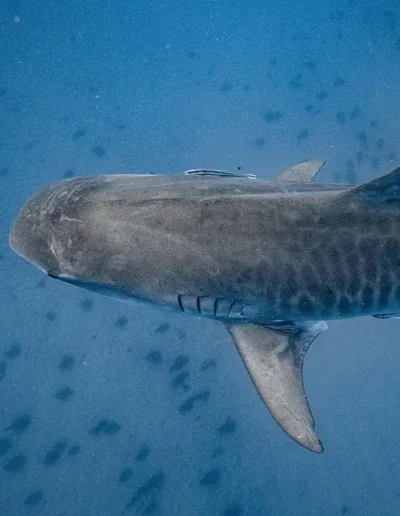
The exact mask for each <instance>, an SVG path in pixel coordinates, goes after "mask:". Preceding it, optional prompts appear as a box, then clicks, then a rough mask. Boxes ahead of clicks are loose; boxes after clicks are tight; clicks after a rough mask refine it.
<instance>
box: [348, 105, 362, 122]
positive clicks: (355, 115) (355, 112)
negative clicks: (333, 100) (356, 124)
mask: <svg viewBox="0 0 400 516" xmlns="http://www.w3.org/2000/svg"><path fill="white" fill-rule="evenodd" d="M360 116H361V109H360V108H359V107H358V106H355V107H354V108H353V111H352V112H351V113H350V120H357V119H358V118H360Z"/></svg>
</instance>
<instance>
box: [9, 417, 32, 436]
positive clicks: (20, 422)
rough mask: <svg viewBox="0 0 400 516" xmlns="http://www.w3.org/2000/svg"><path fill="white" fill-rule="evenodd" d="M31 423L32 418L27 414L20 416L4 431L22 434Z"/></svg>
mask: <svg viewBox="0 0 400 516" xmlns="http://www.w3.org/2000/svg"><path fill="white" fill-rule="evenodd" d="M31 423H32V416H30V415H29V414H22V415H21V416H18V417H17V418H15V419H14V421H13V422H12V423H11V425H10V426H9V427H8V428H6V431H8V430H12V431H14V432H18V433H21V434H22V433H23V432H25V431H26V430H27V429H28V428H29V426H30V425H31Z"/></svg>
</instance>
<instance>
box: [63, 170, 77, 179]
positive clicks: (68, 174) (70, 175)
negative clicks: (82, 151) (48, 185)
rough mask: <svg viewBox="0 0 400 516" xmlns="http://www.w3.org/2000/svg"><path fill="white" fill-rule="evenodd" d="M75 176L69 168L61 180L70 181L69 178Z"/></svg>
mask: <svg viewBox="0 0 400 516" xmlns="http://www.w3.org/2000/svg"><path fill="white" fill-rule="evenodd" d="M74 175H75V172H74V171H73V170H72V168H69V169H68V170H66V171H65V172H64V174H63V178H64V179H70V178H71V177H74Z"/></svg>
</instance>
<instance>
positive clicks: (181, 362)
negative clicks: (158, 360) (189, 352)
mask: <svg viewBox="0 0 400 516" xmlns="http://www.w3.org/2000/svg"><path fill="white" fill-rule="evenodd" d="M188 363H189V357H188V356H185V355H180V356H179V357H176V358H175V360H174V363H173V364H172V366H171V367H170V368H169V372H170V373H173V372H174V371H178V370H179V369H182V367H185V366H186V365H187V364H188Z"/></svg>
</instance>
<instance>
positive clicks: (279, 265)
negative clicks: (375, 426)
mask: <svg viewBox="0 0 400 516" xmlns="http://www.w3.org/2000/svg"><path fill="white" fill-rule="evenodd" d="M323 164H324V162H322V161H310V162H305V163H301V164H300V165H296V166H295V167H293V168H291V169H289V170H287V171H285V172H284V173H282V174H281V175H280V176H279V177H278V178H277V180H276V181H274V182H269V181H264V180H260V179H256V178H255V177H254V176H241V175H240V174H229V173H225V172H222V171H207V170H190V171H187V172H186V173H185V174H184V175H182V176H171V175H159V176H141V175H105V176H95V177H80V178H74V179H68V180H65V181H61V182H58V183H56V184H54V185H51V186H49V187H47V188H45V189H43V190H42V191H40V192H39V193H37V194H35V195H34V196H33V197H32V198H31V199H30V200H29V201H28V202H27V203H26V205H25V206H24V207H23V208H22V210H21V211H20V213H19V214H18V216H17V218H16V220H15V222H14V225H13V228H12V230H11V233H10V245H11V247H12V249H13V250H14V251H15V252H16V253H17V254H18V255H20V256H21V257H22V258H23V259H24V260H26V261H27V262H29V263H30V264H32V265H34V266H35V267H37V268H39V269H40V270H42V271H43V272H44V273H46V274H48V275H49V276H51V277H54V278H57V279H60V280H63V281H66V282H69V283H73V284H76V285H78V286H80V287H83V288H86V289H89V290H94V291H96V292H99V293H102V294H105V295H110V296H114V297H117V298H120V299H124V300H128V301H129V300H139V301H146V302H149V303H154V304H156V305H158V306H160V307H163V308H166V309H169V310H175V311H179V312H183V313H188V314H194V315H197V316H204V317H207V318H212V319H216V320H219V321H221V322H222V323H223V324H225V325H226V327H227V329H228V331H229V333H230V334H231V336H232V339H233V341H234V343H235V345H236V347H237V349H238V352H239V354H240V356H241V358H242V360H243V363H244V365H245V366H246V368H247V371H248V373H249V375H250V377H251V379H252V381H253V383H254V385H255V387H256V389H257V391H258V393H259V395H260V397H261V398H262V400H263V401H264V403H265V404H266V406H267V407H268V409H269V410H270V412H271V414H272V416H273V417H274V419H275V420H276V421H277V422H278V424H280V426H281V427H282V428H283V430H284V431H285V432H286V433H287V434H288V435H289V436H290V437H291V438H292V439H294V440H295V441H297V442H298V443H300V444H301V445H302V446H304V447H306V448H307V449H309V450H311V451H314V452H322V451H323V447H322V444H321V442H320V441H319V439H318V438H317V436H316V434H315V432H314V426H315V425H314V420H313V417H312V415H311V411H310V408H309V405H308V402H307V398H306V395H305V391H304V385H303V374H302V370H303V360H304V356H305V354H306V352H307V350H308V348H309V346H310V345H311V343H312V342H313V341H314V340H315V338H316V337H317V336H318V335H319V334H320V333H321V332H322V331H324V330H325V329H326V328H327V325H326V323H325V322H324V320H326V319H341V318H348V317H357V316H367V315H373V316H376V317H388V316H390V315H396V314H397V313H399V312H400V168H397V169H395V170H393V171H392V172H390V173H388V174H386V175H384V176H381V177H379V178H377V179H374V180H372V181H369V182H367V183H363V184H361V185H357V186H351V185H337V184H330V185H326V184H314V183H312V180H313V179H314V177H315V176H316V174H317V173H318V171H319V170H320V168H321V167H322V165H323Z"/></svg>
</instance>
